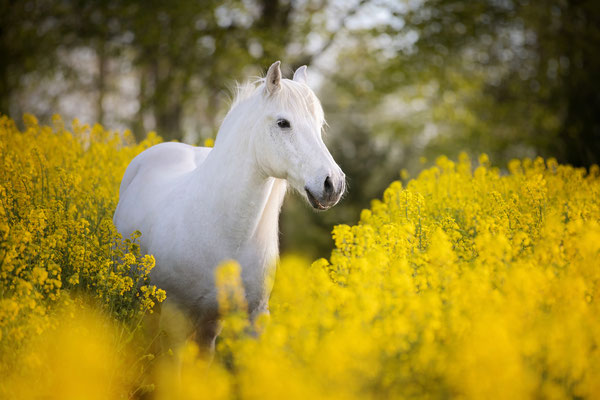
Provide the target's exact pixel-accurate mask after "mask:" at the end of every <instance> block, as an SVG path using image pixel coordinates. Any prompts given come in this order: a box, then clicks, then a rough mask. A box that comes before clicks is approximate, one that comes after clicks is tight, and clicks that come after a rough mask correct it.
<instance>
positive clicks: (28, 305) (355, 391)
mask: <svg viewBox="0 0 600 400" xmlns="http://www.w3.org/2000/svg"><path fill="white" fill-rule="evenodd" d="M2 124H3V125H2V129H1V130H0V131H2V132H4V133H2V136H0V137H1V139H2V140H1V141H0V152H1V154H2V168H3V169H2V181H0V182H1V185H2V186H1V187H0V193H1V194H2V197H0V198H1V199H2V209H1V210H0V212H1V214H0V217H1V218H0V224H1V225H0V233H1V234H2V244H1V247H0V249H1V250H0V251H1V253H0V260H4V261H2V265H1V273H2V275H1V277H0V279H1V281H0V282H2V285H3V286H2V288H3V291H2V292H1V298H0V302H1V303H0V323H1V324H2V325H1V326H2V332H3V335H4V336H5V337H9V338H11V339H10V341H9V342H7V343H16V339H14V338H15V337H17V336H19V332H20V336H21V337H30V338H35V339H31V340H29V341H26V342H25V343H26V345H24V346H22V347H21V348H18V349H17V348H14V349H9V348H8V347H7V346H6V345H3V347H2V351H3V354H7V352H11V354H13V355H14V357H18V359H19V361H20V362H19V368H17V369H15V371H16V372H15V371H13V372H11V374H6V375H4V376H3V378H2V379H4V380H5V382H4V383H2V381H0V383H1V384H0V390H1V391H0V394H13V395H14V394H17V395H14V396H9V397H11V398H12V397H15V398H30V397H32V396H33V397H35V396H42V397H48V398H77V396H79V397H78V398H95V396H100V397H98V398H124V397H132V396H133V397H135V396H137V395H138V394H140V393H147V394H149V395H150V396H153V397H155V398H158V399H171V398H173V399H206V398H215V399H227V398H243V399H255V398H261V399H281V398H286V399H307V398H309V399H331V398H340V399H342V398H343V399H365V398H447V397H461V398H470V399H480V398H494V399H496V398H507V399H508V398H510V399H519V398H552V399H567V398H600V319H598V315H600V307H599V303H598V299H599V298H600V286H599V285H600V262H599V261H598V260H599V259H600V169H599V168H598V167H597V166H593V167H592V168H590V170H589V171H586V170H584V169H576V168H572V167H569V166H564V165H559V164H558V163H557V162H556V161H555V160H553V159H549V160H546V161H544V160H542V159H540V158H538V159H535V160H529V159H525V160H513V161H511V162H510V163H509V165H508V169H507V170H506V171H501V170H499V169H498V168H495V167H493V166H492V165H491V163H490V160H489V158H488V157H487V156H486V155H482V156H480V157H479V159H478V160H477V161H472V160H471V159H469V157H468V156H467V155H465V154H463V155H461V156H460V157H459V160H458V161H457V162H454V161H451V160H449V159H447V158H445V157H440V158H439V159H438V160H437V162H436V165H435V166H434V167H432V168H429V169H426V170H424V171H423V172H421V174H420V175H419V176H418V177H417V178H415V179H413V180H411V181H409V182H408V183H407V185H406V186H405V187H403V185H402V184H401V183H400V182H393V183H392V184H391V185H390V186H389V188H388V189H387V190H386V191H385V193H384V194H383V198H382V199H381V200H374V201H373V202H372V205H371V208H370V209H368V210H363V212H362V214H361V217H360V221H359V222H358V224H357V225H354V226H346V225H340V226H336V227H335V228H334V230H333V240H334V242H335V248H334V250H333V251H332V254H331V257H330V259H329V260H325V259H320V260H317V261H315V262H313V263H312V264H311V263H309V262H308V261H307V260H305V259H303V258H302V257H301V256H285V257H283V259H282V260H281V263H280V266H279V268H278V271H277V277H276V280H275V286H274V291H273V294H272V297H271V301H270V311H271V315H270V317H269V316H266V315H265V316H260V317H258V318H257V320H256V321H254V324H253V326H250V324H249V323H248V321H247V316H246V315H245V313H246V307H245V300H244V291H243V287H242V286H241V279H240V267H239V265H237V264H236V263H235V262H227V263H225V264H224V265H223V266H221V267H220V268H219V269H218V270H217V276H216V281H217V286H218V289H219V300H220V302H221V310H222V312H223V313H224V320H223V332H222V334H221V336H220V338H219V339H218V341H217V351H216V354H215V356H214V360H213V361H212V362H210V361H208V358H207V357H206V355H205V354H202V353H201V352H200V351H199V349H198V348H197V347H196V346H195V345H194V344H193V343H190V342H188V343H185V344H184V345H183V346H182V347H181V348H178V349H177V348H176V349H173V353H174V354H176V355H177V357H172V356H171V355H170V354H171V350H169V351H166V350H165V352H164V353H162V354H157V359H156V361H155V362H154V364H152V365H151V367H150V368H148V366H149V365H150V364H149V363H147V362H146V361H147V360H149V359H151V358H153V357H154V356H153V355H148V354H146V353H147V352H144V351H141V352H140V351H139V350H138V349H135V348H134V344H135V340H131V342H129V343H128V342H127V341H126V340H123V339H122V333H120V332H122V331H123V328H122V327H123V326H124V325H123V324H120V323H118V322H116V321H115V320H114V318H112V319H108V318H107V317H106V313H103V314H100V315H101V316H96V315H97V311H85V312H83V311H81V310H82V308H81V306H77V307H79V308H73V307H72V306H71V308H69V306H68V305H67V306H63V305H60V304H62V303H64V302H67V303H69V302H72V301H71V300H69V298H70V297H69V296H66V295H65V292H66V291H67V289H65V288H66V287H67V288H69V289H68V290H69V291H76V289H78V288H79V290H81V291H83V292H86V293H91V294H92V295H93V296H96V298H97V299H101V301H102V304H105V305H107V304H108V305H109V307H108V308H106V307H105V309H107V310H115V309H117V310H120V311H118V312H114V311H111V314H109V315H113V316H115V317H117V319H121V320H124V319H123V318H121V317H119V316H120V315H123V314H128V313H133V314H135V315H139V313H140V310H148V309H149V307H151V306H152V304H151V303H152V302H155V301H160V300H162V299H164V293H160V290H159V289H157V288H152V287H151V286H149V283H148V282H146V283H145V286H140V288H139V290H137V289H136V287H137V286H136V285H133V284H132V283H130V282H129V281H127V279H126V278H127V277H129V276H130V275H128V274H126V273H125V272H124V271H122V270H115V268H119V267H118V265H120V264H118V265H115V264H114V263H112V264H111V263H110V261H111V260H112V259H113V258H111V257H109V256H104V254H108V253H106V252H108V251H111V250H110V247H103V245H102V244H101V243H104V242H101V240H102V241H107V243H108V242H110V240H109V239H111V238H113V237H114V236H115V235H116V233H115V232H114V228H113V227H112V224H110V223H109V221H108V222H105V223H103V222H102V221H103V218H104V217H103V216H102V215H107V216H110V215H111V213H112V210H113V209H114V206H115V204H116V191H117V189H116V188H117V186H118V180H119V179H120V176H121V174H122V173H123V170H124V167H125V166H126V164H127V162H128V160H130V159H131V158H132V157H133V156H134V154H135V153H136V152H137V151H139V150H141V148H143V147H144V146H147V145H149V144H150V142H151V141H152V140H155V139H150V142H147V143H143V144H141V145H140V146H141V147H140V146H138V147H134V146H125V145H124V144H123V143H122V142H121V140H122V139H120V138H118V137H115V136H102V135H100V136H97V137H96V136H93V135H92V134H91V133H92V132H95V131H97V132H104V131H103V130H102V128H101V127H95V128H91V129H90V128H86V129H84V130H83V131H84V132H86V133H85V134H81V133H76V132H78V129H81V128H77V125H76V126H75V127H74V129H73V130H74V132H73V133H68V132H65V131H64V129H62V128H56V127H55V128H54V130H53V129H50V128H45V127H39V126H38V125H37V124H35V123H31V121H30V123H29V124H28V128H27V130H26V132H18V131H17V130H16V129H15V128H14V126H13V124H12V122H11V121H10V120H8V119H3V120H2ZM7 132H9V133H10V134H8V133H7ZM36 132H37V133H36ZM104 135H106V133H104ZM93 148H97V150H95V152H96V153H95V154H97V155H96V156H95V157H91V156H90V155H89V154H88V152H90V151H91V149H93ZM27 149H29V150H27ZM34 149H35V150H34ZM35 154H41V155H43V158H40V159H41V160H42V161H39V160H38V159H37V156H36V155H35ZM15 160H16V161H15ZM61 171H62V172H61ZM61 174H62V175H61ZM5 182H6V183H5ZM67 182H69V183H68V184H67ZM102 182H104V183H102ZM101 187H102V188H104V189H101ZM96 188H98V189H96ZM104 190H106V191H104ZM61 196H63V197H61ZM53 199H54V200H53ZM52 201H54V202H55V203H56V204H55V203H52ZM107 218H109V217H107ZM57 221H58V222H57ZM83 221H87V222H83ZM58 230H61V232H58V233H57V231H58ZM103 230H105V231H107V232H109V233H107V234H106V235H104V236H102V234H100V233H98V232H102V231H103ZM63 231H64V232H63ZM59 235H60V236H59ZM129 247H130V249H126V250H129V252H128V253H127V252H124V253H123V254H121V256H119V257H118V258H119V259H120V260H122V261H121V262H122V263H124V264H126V265H128V266H129V267H128V268H131V266H132V265H134V264H135V265H143V266H145V267H143V268H141V269H140V270H142V271H148V270H149V269H151V267H152V266H153V259H149V258H146V259H140V256H139V255H136V252H135V250H136V248H135V241H133V242H130V243H129ZM99 249H104V250H99ZM127 254H132V255H131V256H130V255H127ZM138 254H139V253H138ZM90 255H93V256H90ZM6 260H8V262H7V261H6ZM100 261H101V262H100ZM54 271H58V272H56V273H55V272H54ZM65 271H67V272H65ZM90 271H93V272H90ZM102 271H104V272H102ZM110 271H114V273H113V275H111V274H110V273H109V272H110ZM90 276H91V277H90ZM97 282H103V284H104V285H106V286H100V285H98V284H97ZM136 290H137V291H136ZM134 292H135V293H137V294H139V296H142V297H143V296H149V297H147V300H144V301H139V300H137V301H135V302H131V301H125V300H123V302H122V303H118V299H128V298H129V297H130V296H131V294H132V293H134ZM52 296H54V297H52ZM134 297H135V296H134ZM61 299H62V300H61ZM136 299H137V298H136ZM117 305H118V307H116V308H114V307H115V306H117ZM62 309H67V310H69V311H68V312H67V313H65V312H59V311H56V310H62ZM78 310H79V311H78ZM128 310H129V311H128ZM24 315H27V316H29V317H28V318H27V319H26V320H23V319H22V318H23V316H24ZM37 318H45V319H46V320H47V322H46V323H45V324H40V325H38V324H37V323H36V321H37ZM99 321H100V322H99ZM111 321H112V322H111ZM38 326H40V327H42V328H40V329H39V332H38V333H40V334H41V336H40V337H39V339H38V338H36V336H37V335H38V333H36V332H37V331H36V329H37V327H38ZM48 327H51V329H48ZM78 332H80V333H83V334H78ZM256 332H260V334H256ZM2 340H3V341H4V340H5V338H3V339H2ZM74 346H75V347H74ZM73 349H81V351H86V352H88V353H89V354H92V355H93V356H92V358H93V359H95V360H97V364H98V365H96V363H93V362H92V363H91V364H90V361H89V360H91V359H92V358H89V359H84V358H83V357H80V354H77V352H75V353H74V350H73ZM86 349H88V350H86ZM6 359H8V358H7V357H5V356H4V355H3V363H4V364H3V366H4V368H3V370H7V369H8V367H7V366H9V365H15V364H14V363H13V364H9V363H7V361H5V360H6ZM32 360H33V361H32ZM35 360H38V361H35ZM60 360H63V361H60ZM64 360H66V361H64ZM130 360H137V361H133V362H132V361H130ZM140 360H141V361H140ZM58 362H60V363H65V364H61V365H69V367H68V368H75V369H77V368H80V371H77V373H78V374H82V375H81V376H79V375H73V377H74V378H73V379H68V378H66V375H64V373H63V372H61V371H59V372H56V371H54V369H56V368H57V365H58V364H56V363H58ZM68 368H67V369H68ZM63 370H66V369H64V368H63ZM108 370H110V371H111V373H110V374H109V373H108V372H107V371H108ZM115 376H119V377H120V378H119V379H117V380H116V381H115V380H114V379H115V378H114V377H115ZM91 377H94V378H91ZM7 379H10V381H6V380H7ZM89 379H96V380H97V381H100V382H107V385H106V386H103V387H102V388H97V387H96V386H94V385H96V383H94V382H90V383H89V384H86V382H89ZM27 385H30V386H31V387H26V386H27ZM92 392H93V393H92ZM5 397H6V396H5Z"/></svg>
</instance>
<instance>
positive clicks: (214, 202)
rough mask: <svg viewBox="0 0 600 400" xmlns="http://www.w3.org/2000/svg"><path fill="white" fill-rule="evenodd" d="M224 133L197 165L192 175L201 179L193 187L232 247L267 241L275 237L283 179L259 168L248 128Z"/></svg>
mask: <svg viewBox="0 0 600 400" xmlns="http://www.w3.org/2000/svg"><path fill="white" fill-rule="evenodd" d="M239 129H242V127H241V126H239ZM227 135H228V136H229V137H228V138H227V140H224V141H221V142H217V144H216V145H215V148H213V150H212V151H211V152H210V154H209V156H208V157H207V159H206V160H205V162H204V163H203V164H202V167H201V168H199V171H198V173H197V177H196V178H197V179H198V180H200V181H201V182H198V183H197V184H194V187H196V188H198V190H199V191H200V192H202V198H204V199H206V200H207V201H206V202H203V203H205V204H206V206H207V209H209V210H213V211H212V212H211V215H209V216H208V218H209V220H210V221H212V222H213V223H214V227H215V228H216V229H218V230H219V231H220V232H222V233H223V235H224V236H225V237H224V240H225V238H226V241H227V242H228V243H230V244H231V245H232V247H233V249H234V250H239V249H240V247H242V246H244V244H245V243H247V242H248V241H251V240H255V241H259V242H261V243H263V244H265V245H267V244H268V243H266V242H267V241H270V240H275V241H276V240H277V232H278V224H279V211H280V209H281V204H282V202H283V198H284V195H285V191H286V182H285V181H284V180H280V179H275V178H273V177H269V176H266V175H265V174H264V173H263V172H262V171H261V169H260V168H259V166H258V165H257V163H256V160H255V158H254V155H253V154H250V153H248V149H250V148H251V146H250V138H251V135H250V134H249V132H243V131H241V132H227ZM213 220H214V221H213ZM275 244H277V243H275Z"/></svg>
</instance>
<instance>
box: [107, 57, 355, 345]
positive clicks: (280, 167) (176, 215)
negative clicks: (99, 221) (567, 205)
mask: <svg viewBox="0 0 600 400" xmlns="http://www.w3.org/2000/svg"><path fill="white" fill-rule="evenodd" d="M306 78H307V77H306V66H303V67H300V68H298V69H297V70H296V72H295V73H294V77H293V79H292V80H289V79H282V77H281V70H280V63H279V61H277V62H275V63H274V64H273V65H271V67H270V68H269V70H268V72H267V76H266V77H265V78H264V79H259V80H257V81H255V82H249V83H246V84H244V85H241V86H240V87H239V89H238V93H237V95H236V96H235V98H234V101H233V103H232V106H231V109H230V110H229V112H228V113H227V115H226V117H225V119H224V121H223V123H222V125H221V127H220V129H219V133H218V135H217V138H216V141H215V145H214V148H212V149H211V148H206V147H194V146H190V145H186V144H182V143H161V144H158V145H156V146H153V147H151V148H149V149H147V150H145V151H144V152H142V153H141V154H139V155H138V156H137V157H135V158H134V159H133V161H132V162H131V163H130V164H129V166H128V167H127V170H126V171H125V175H124V177H123V180H122V182H121V187H120V192H119V193H120V198H119V204H118V206H117V209H116V212H115V215H114V223H115V225H116V227H117V229H118V231H119V232H120V233H121V234H122V235H123V237H128V236H129V235H130V234H131V233H132V232H133V231H135V230H139V231H140V232H142V236H141V238H140V246H141V250H142V252H143V253H145V254H152V255H154V257H155V258H156V267H155V268H154V269H153V270H152V272H151V274H150V278H151V280H152V283H153V284H156V285H158V286H159V287H160V288H163V289H165V290H166V292H167V300H166V302H167V303H169V302H171V303H174V304H176V305H177V307H178V308H180V309H181V310H183V311H184V312H185V314H187V316H188V317H189V318H190V319H191V321H192V323H193V325H194V329H195V331H196V332H195V337H196V340H197V341H198V342H199V343H200V345H202V346H203V347H205V348H206V349H212V348H213V347H214V342H215V339H216V337H217V335H218V333H219V306H218V303H217V293H216V288H215V276H214V273H215V268H216V267H217V266H218V265H219V264H220V263H221V262H223V261H225V260H230V259H233V260H236V261H238V262H239V264H240V266H241V278H242V283H243V286H244V290H245V294H246V301H247V304H248V312H249V315H250V318H251V319H252V320H253V319H254V318H256V316H258V315H259V314H261V313H266V312H268V300H269V295H270V293H271V284H270V282H272V279H269V277H270V276H272V275H273V273H274V271H275V267H276V263H277V259H278V256H279V242H278V223H279V212H280V209H281V205H282V202H283V199H284V196H285V193H286V189H287V186H288V185H289V186H291V187H292V188H294V189H295V190H296V191H297V192H299V193H300V194H301V195H302V196H304V197H305V199H306V200H307V201H308V202H309V203H310V205H311V206H312V207H314V208H315V209H317V210H326V209H328V208H330V207H332V206H334V205H335V204H336V203H337V202H338V201H339V200H340V198H341V196H342V194H343V193H344V191H345V176H344V173H343V172H342V170H341V169H340V167H339V166H338V165H337V164H336V163H335V161H334V160H333V157H332V156H331V154H330V153H329V151H328V149H327V147H326V146H325V144H324V143H323V140H322V137H321V134H322V130H323V125H324V123H325V119H324V115H323V109H322V107H321V103H320V102H319V100H318V99H317V97H316V96H315V94H314V92H313V91H312V90H311V89H310V88H309V87H308V85H307V80H306Z"/></svg>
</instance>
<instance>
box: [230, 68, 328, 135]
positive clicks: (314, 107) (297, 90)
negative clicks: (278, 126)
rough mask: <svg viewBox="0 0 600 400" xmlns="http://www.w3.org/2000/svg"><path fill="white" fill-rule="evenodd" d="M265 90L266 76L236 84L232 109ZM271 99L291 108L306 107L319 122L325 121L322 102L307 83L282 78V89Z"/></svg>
mask: <svg viewBox="0 0 600 400" xmlns="http://www.w3.org/2000/svg"><path fill="white" fill-rule="evenodd" d="M264 91H265V78H256V79H254V80H250V81H247V82H244V83H242V84H238V85H236V89H235V93H234V97H233V101H232V103H231V110H233V109H234V108H235V107H236V106H237V105H239V104H240V103H242V102H244V101H245V100H248V99H250V98H252V97H253V96H255V95H257V94H259V93H264ZM270 101H275V102H277V103H279V105H281V106H283V107H285V108H288V109H291V110H301V109H306V110H308V111H309V112H310V114H312V115H313V117H314V118H315V119H316V121H317V122H319V123H320V124H323V123H324V122H325V117H324V114H323V108H322V107H321V102H320V101H319V99H318V98H317V96H316V95H315V94H314V92H313V91H312V90H311V89H310V88H309V87H308V86H307V85H306V84H303V83H299V82H296V81H293V80H290V79H282V80H281V90H279V91H278V92H277V93H276V94H275V95H274V96H272V97H271V99H270Z"/></svg>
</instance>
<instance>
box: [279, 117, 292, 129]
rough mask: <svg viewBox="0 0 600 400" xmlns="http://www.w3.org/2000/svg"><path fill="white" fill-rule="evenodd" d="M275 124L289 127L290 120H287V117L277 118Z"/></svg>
mask: <svg viewBox="0 0 600 400" xmlns="http://www.w3.org/2000/svg"><path fill="white" fill-rule="evenodd" d="M277 126H278V127H280V128H282V129H283V128H289V127H290V121H288V120H287V119H283V118H281V119H278V120H277Z"/></svg>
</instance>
